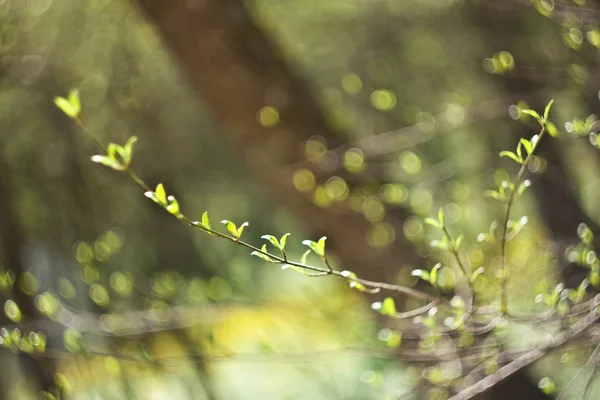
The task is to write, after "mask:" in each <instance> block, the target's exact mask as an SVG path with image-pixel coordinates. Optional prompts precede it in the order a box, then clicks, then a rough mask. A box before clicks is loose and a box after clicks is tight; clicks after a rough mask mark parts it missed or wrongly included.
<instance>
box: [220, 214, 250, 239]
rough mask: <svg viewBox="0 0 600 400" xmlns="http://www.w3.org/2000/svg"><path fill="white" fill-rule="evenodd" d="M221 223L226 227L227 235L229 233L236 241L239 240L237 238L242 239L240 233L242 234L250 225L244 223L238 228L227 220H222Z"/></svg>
mask: <svg viewBox="0 0 600 400" xmlns="http://www.w3.org/2000/svg"><path fill="white" fill-rule="evenodd" d="M221 223H222V224H225V226H226V227H227V230H228V231H229V233H231V234H232V235H233V237H234V238H235V239H236V240H239V238H240V237H242V233H243V232H244V228H245V227H247V226H249V225H250V224H249V223H248V222H244V223H243V224H242V225H240V227H239V228H238V227H237V226H236V225H235V224H234V223H233V222H231V221H229V220H226V219H224V220H223V221H221Z"/></svg>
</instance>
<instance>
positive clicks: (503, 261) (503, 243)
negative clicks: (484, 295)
mask: <svg viewBox="0 0 600 400" xmlns="http://www.w3.org/2000/svg"><path fill="white" fill-rule="evenodd" d="M545 132H546V123H545V121H544V123H543V124H542V128H541V129H540V133H539V134H538V138H537V140H536V142H535V143H534V144H533V146H532V148H531V152H530V153H529V154H528V155H527V158H525V161H523V164H521V169H519V173H518V174H517V177H516V178H515V180H514V181H513V185H512V189H511V191H510V196H509V197H508V203H507V206H506V214H505V216H504V227H503V230H502V241H501V242H500V254H501V267H502V283H501V286H500V312H501V313H503V314H507V313H508V306H507V303H508V301H507V293H506V292H507V287H508V265H507V264H506V242H507V240H506V234H507V232H508V222H509V218H510V210H511V208H512V205H513V203H514V201H515V199H516V197H515V192H516V191H517V190H519V189H518V187H517V186H518V185H519V184H520V183H521V179H523V175H524V174H525V170H526V169H527V166H528V165H529V163H530V162H531V160H532V158H533V154H534V153H535V149H536V148H537V146H538V144H539V143H540V142H541V140H542V137H543V136H544V133H545Z"/></svg>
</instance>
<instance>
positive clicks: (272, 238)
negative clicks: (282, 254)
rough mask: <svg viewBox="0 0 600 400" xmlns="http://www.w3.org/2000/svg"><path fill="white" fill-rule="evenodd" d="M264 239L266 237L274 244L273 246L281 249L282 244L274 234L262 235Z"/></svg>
mask: <svg viewBox="0 0 600 400" xmlns="http://www.w3.org/2000/svg"><path fill="white" fill-rule="evenodd" d="M261 238H262V239H266V240H268V241H269V242H271V243H272V244H273V246H275V247H276V248H278V249H279V250H281V244H279V240H277V238H276V237H275V236H273V235H262V236H261Z"/></svg>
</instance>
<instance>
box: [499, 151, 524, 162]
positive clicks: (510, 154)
mask: <svg viewBox="0 0 600 400" xmlns="http://www.w3.org/2000/svg"><path fill="white" fill-rule="evenodd" d="M500 157H508V158H510V159H512V160H514V161H516V162H518V163H519V164H522V163H523V160H522V159H521V158H520V157H519V156H517V155H516V154H515V153H513V152H512V151H508V150H504V151H501V152H500Z"/></svg>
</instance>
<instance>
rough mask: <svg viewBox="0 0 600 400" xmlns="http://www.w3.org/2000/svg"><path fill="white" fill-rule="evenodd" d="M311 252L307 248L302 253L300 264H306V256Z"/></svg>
mask: <svg viewBox="0 0 600 400" xmlns="http://www.w3.org/2000/svg"><path fill="white" fill-rule="evenodd" d="M310 252H311V250H306V251H305V252H304V254H302V257H301V258H300V264H306V258H307V257H308V255H309V254H310ZM342 275H343V273H342Z"/></svg>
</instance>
